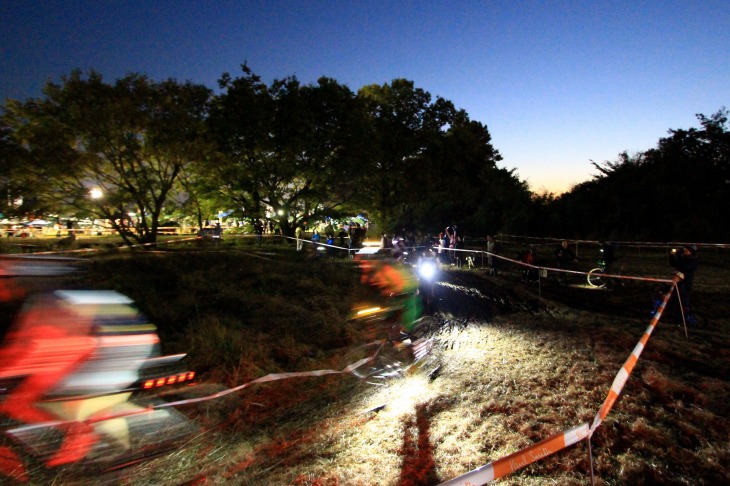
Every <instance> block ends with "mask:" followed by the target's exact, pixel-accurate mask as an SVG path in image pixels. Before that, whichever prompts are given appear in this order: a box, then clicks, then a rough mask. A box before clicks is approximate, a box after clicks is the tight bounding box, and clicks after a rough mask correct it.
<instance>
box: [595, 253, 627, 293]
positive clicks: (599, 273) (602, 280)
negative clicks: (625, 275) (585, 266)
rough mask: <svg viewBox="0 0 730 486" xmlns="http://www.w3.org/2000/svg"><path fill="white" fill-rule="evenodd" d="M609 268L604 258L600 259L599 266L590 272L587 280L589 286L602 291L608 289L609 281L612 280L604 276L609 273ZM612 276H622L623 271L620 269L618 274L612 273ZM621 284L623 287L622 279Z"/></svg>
mask: <svg viewBox="0 0 730 486" xmlns="http://www.w3.org/2000/svg"><path fill="white" fill-rule="evenodd" d="M607 266H608V265H607V264H606V261H605V260H604V259H602V258H600V259H598V266H597V267H596V268H594V269H592V270H591V271H589V272H588V276H587V280H588V285H589V286H591V287H593V288H598V289H602V288H604V287H606V284H607V282H608V280H610V279H607V278H606V277H604V275H606V274H607V272H606V267H607ZM611 275H617V276H620V275H621V269H620V268H619V270H618V272H617V273H612V274H611ZM619 282H620V284H621V285H623V283H622V281H621V280H620V279H619Z"/></svg>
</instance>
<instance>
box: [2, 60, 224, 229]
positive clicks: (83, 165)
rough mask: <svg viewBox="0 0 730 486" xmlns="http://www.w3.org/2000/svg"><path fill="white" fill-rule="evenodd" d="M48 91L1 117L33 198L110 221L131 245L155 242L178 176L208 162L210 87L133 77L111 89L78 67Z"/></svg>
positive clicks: (10, 108)
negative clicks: (206, 127) (94, 194)
mask: <svg viewBox="0 0 730 486" xmlns="http://www.w3.org/2000/svg"><path fill="white" fill-rule="evenodd" d="M44 93H45V95H46V97H45V98H44V99H32V100H28V101H25V102H11V103H10V104H9V105H8V107H7V108H6V112H5V114H4V123H5V125H6V126H8V127H10V129H11V130H12V131H11V135H10V136H9V137H8V138H9V139H10V142H9V144H10V146H11V147H12V148H13V150H14V154H13V159H14V160H15V161H16V164H17V163H18V161H21V162H23V164H24V174H23V175H22V177H21V180H25V181H33V185H32V186H31V187H32V189H30V191H29V194H31V195H32V196H33V197H34V198H35V199H37V200H40V201H44V203H45V207H50V206H51V205H53V206H54V207H55V208H56V210H57V211H59V212H63V211H68V210H69V209H73V210H75V211H78V212H81V213H87V214H91V215H92V216H93V217H95V218H98V219H104V220H107V221H109V223H110V224H111V225H112V227H113V228H114V229H115V230H116V231H117V232H118V233H119V234H120V235H121V236H122V238H124V240H125V241H127V242H130V243H131V242H137V243H148V242H154V241H155V239H156V234H157V227H158V224H159V218H160V215H161V213H162V210H163V208H164V206H165V204H166V203H167V202H168V200H169V198H170V196H171V195H172V192H173V191H174V190H175V188H176V184H177V182H178V178H179V176H180V174H181V172H182V171H183V170H184V168H185V167H187V166H189V165H191V164H194V163H198V162H201V161H202V160H204V159H205V157H206V150H207V144H206V143H205V139H204V137H205V130H204V129H203V120H204V118H205V115H206V112H207V107H208V103H209V100H210V96H211V92H210V90H209V89H208V88H206V87H204V86H201V85H194V84H190V83H184V84H180V83H178V82H176V81H174V80H168V81H164V82H161V83H156V82H153V81H150V80H149V79H147V78H146V77H144V76H140V75H134V74H133V75H128V76H126V77H124V78H122V79H119V80H117V81H116V82H115V83H114V84H107V83H105V82H104V81H103V80H102V77H101V76H100V75H99V74H97V73H95V72H91V73H90V74H89V75H88V76H87V77H84V76H83V75H82V74H81V73H80V72H78V71H77V72H74V73H72V74H71V75H70V76H69V77H64V78H63V79H62V81H61V83H60V84H55V83H48V84H47V85H46V87H45V90H44ZM16 173H17V172H16ZM28 185H29V184H27V183H26V187H27V186H28ZM92 189H98V190H99V191H100V192H99V195H100V196H101V197H97V198H92V197H90V191H91V190H92ZM24 197H25V196H24Z"/></svg>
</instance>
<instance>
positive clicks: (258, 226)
mask: <svg viewBox="0 0 730 486" xmlns="http://www.w3.org/2000/svg"><path fill="white" fill-rule="evenodd" d="M253 232H254V234H256V244H257V245H259V246H260V245H261V238H262V235H263V234H264V223H262V222H261V220H260V219H257V220H256V221H254V223H253Z"/></svg>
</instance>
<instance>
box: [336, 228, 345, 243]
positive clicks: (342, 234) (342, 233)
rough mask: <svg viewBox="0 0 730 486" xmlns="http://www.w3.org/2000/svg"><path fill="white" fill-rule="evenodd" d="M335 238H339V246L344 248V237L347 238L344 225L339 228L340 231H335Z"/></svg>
mask: <svg viewBox="0 0 730 486" xmlns="http://www.w3.org/2000/svg"><path fill="white" fill-rule="evenodd" d="M337 238H338V239H339V243H340V247H341V248H345V238H347V231H346V230H345V227H344V226H342V227H341V228H340V232H339V233H337Z"/></svg>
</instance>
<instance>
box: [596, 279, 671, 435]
mask: <svg viewBox="0 0 730 486" xmlns="http://www.w3.org/2000/svg"><path fill="white" fill-rule="evenodd" d="M681 279H682V274H677V275H676V276H675V277H674V279H673V280H672V283H674V285H672V286H671V287H670V289H669V290H668V291H667V293H666V294H665V295H664V299H663V300H662V302H661V304H659V307H658V308H657V310H656V312H655V313H654V317H652V319H651V322H650V323H649V326H648V327H647V328H646V330H645V331H644V334H643V335H642V336H641V339H639V342H638V344H637V345H636V346H635V347H634V349H633V350H632V351H631V354H630V355H629V357H628V358H627V359H626V362H625V363H624V364H623V366H621V369H620V370H619V371H618V373H617V374H616V378H614V380H613V383H612V384H611V388H610V389H609V391H608V396H606V399H605V400H604V402H603V405H601V408H600V409H599V410H598V413H597V414H596V417H595V418H594V419H593V423H592V424H591V430H590V435H591V436H592V435H593V432H595V430H596V429H597V428H598V426H599V425H601V422H603V420H604V419H605V418H606V416H608V413H609V412H610V411H611V408H612V407H613V404H614V403H615V402H616V400H617V399H618V397H619V395H620V394H621V391H622V390H623V388H624V385H625V384H626V381H627V380H628V379H629V376H630V375H631V372H632V371H633V370H634V367H635V366H636V363H637V362H638V361H639V356H641V353H642V351H643V350H644V347H645V346H646V343H647V342H648V341H649V337H651V333H652V332H653V331H654V328H655V327H656V325H657V323H658V322H659V319H660V318H661V316H662V314H663V313H664V309H665V308H666V306H667V302H669V298H670V297H671V296H672V293H673V292H674V289H675V287H676V283H677V282H678V281H680V280H681Z"/></svg>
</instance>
